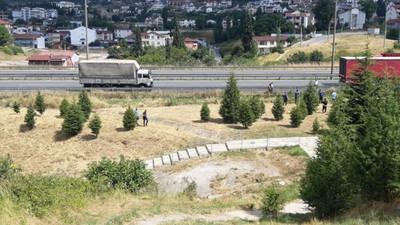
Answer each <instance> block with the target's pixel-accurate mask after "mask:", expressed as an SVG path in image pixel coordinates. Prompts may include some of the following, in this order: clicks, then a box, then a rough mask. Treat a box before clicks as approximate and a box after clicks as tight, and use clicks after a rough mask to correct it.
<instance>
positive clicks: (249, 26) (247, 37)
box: [242, 13, 253, 52]
mask: <svg viewBox="0 0 400 225" xmlns="http://www.w3.org/2000/svg"><path fill="white" fill-rule="evenodd" d="M243 26H244V29H243V32H242V45H243V49H244V52H249V51H250V50H251V45H252V41H253V18H252V16H251V15H250V13H246V19H245V21H244V25H243Z"/></svg>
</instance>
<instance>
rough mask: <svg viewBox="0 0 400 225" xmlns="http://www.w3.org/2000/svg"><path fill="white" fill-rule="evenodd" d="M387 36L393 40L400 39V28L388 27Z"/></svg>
mask: <svg viewBox="0 0 400 225" xmlns="http://www.w3.org/2000/svg"><path fill="white" fill-rule="evenodd" d="M386 38H387V39H391V40H398V39H399V30H398V29H388V32H387V34H386Z"/></svg>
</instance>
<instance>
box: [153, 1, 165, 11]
mask: <svg viewBox="0 0 400 225" xmlns="http://www.w3.org/2000/svg"><path fill="white" fill-rule="evenodd" d="M166 6H167V4H164V3H163V2H161V1H156V2H155V3H153V5H152V6H151V8H150V9H149V11H157V10H162V9H163V8H164V7H166Z"/></svg>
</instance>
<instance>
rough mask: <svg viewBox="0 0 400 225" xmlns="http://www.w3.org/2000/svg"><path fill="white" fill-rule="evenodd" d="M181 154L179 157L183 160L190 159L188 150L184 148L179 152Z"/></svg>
mask: <svg viewBox="0 0 400 225" xmlns="http://www.w3.org/2000/svg"><path fill="white" fill-rule="evenodd" d="M178 155H179V159H180V160H181V161H182V160H186V159H189V155H188V154H187V152H186V150H182V151H179V152H178Z"/></svg>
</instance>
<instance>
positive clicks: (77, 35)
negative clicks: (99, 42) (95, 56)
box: [70, 27, 96, 47]
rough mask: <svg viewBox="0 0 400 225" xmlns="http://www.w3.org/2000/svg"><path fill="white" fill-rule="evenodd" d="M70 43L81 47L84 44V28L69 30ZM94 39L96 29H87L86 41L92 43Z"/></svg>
mask: <svg viewBox="0 0 400 225" xmlns="http://www.w3.org/2000/svg"><path fill="white" fill-rule="evenodd" d="M70 34H71V44H72V45H74V46H78V47H82V46H86V28H85V27H78V28H75V29H73V30H71V31H70ZM95 40H96V30H94V29H88V43H89V44H90V43H92V42H94V41H95Z"/></svg>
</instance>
